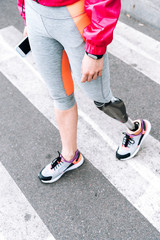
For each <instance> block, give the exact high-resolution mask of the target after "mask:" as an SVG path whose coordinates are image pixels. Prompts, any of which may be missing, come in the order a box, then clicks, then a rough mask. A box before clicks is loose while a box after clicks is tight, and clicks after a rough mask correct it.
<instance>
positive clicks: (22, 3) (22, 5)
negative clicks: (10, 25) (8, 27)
mask: <svg viewBox="0 0 160 240" xmlns="http://www.w3.org/2000/svg"><path fill="white" fill-rule="evenodd" d="M17 5H18V10H19V12H20V14H21V16H22V17H23V19H24V21H25V25H26V17H25V1H24V0H17Z"/></svg>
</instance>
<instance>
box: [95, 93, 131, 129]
mask: <svg viewBox="0 0 160 240" xmlns="http://www.w3.org/2000/svg"><path fill="white" fill-rule="evenodd" d="M94 103H95V105H96V106H97V108H98V109H100V110H101V111H103V112H104V113H105V114H107V115H108V116H110V117H112V118H114V119H116V120H118V121H120V122H122V123H125V125H126V126H127V127H128V128H129V129H132V130H133V129H134V128H135V125H134V123H133V122H132V120H131V119H130V118H129V117H128V115H127V113H126V107H125V105H124V102H123V101H122V100H121V99H119V98H115V97H113V98H112V99H111V101H110V102H109V103H100V102H96V101H94Z"/></svg>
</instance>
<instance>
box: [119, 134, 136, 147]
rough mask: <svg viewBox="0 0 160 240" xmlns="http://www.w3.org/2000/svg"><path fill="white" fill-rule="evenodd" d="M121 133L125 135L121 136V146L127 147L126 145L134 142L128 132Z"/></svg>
mask: <svg viewBox="0 0 160 240" xmlns="http://www.w3.org/2000/svg"><path fill="white" fill-rule="evenodd" d="M123 134H125V136H124V138H123V143H122V145H123V146H125V147H127V146H130V145H132V144H134V143H135V141H134V140H133V138H132V137H131V136H130V135H129V134H127V133H125V132H123Z"/></svg>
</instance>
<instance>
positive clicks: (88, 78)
mask: <svg viewBox="0 0 160 240" xmlns="http://www.w3.org/2000/svg"><path fill="white" fill-rule="evenodd" d="M92 76H93V75H91V74H89V75H88V77H87V81H88V82H90V81H91V80H92Z"/></svg>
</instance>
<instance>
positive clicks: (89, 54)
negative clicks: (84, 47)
mask: <svg viewBox="0 0 160 240" xmlns="http://www.w3.org/2000/svg"><path fill="white" fill-rule="evenodd" d="M86 54H87V55H88V56H89V57H90V58H93V59H95V60H98V59H101V58H102V57H103V55H95V54H91V53H88V52H87V51H86Z"/></svg>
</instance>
